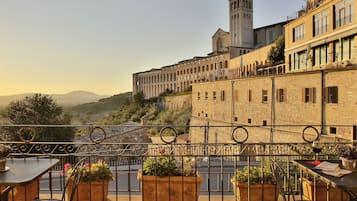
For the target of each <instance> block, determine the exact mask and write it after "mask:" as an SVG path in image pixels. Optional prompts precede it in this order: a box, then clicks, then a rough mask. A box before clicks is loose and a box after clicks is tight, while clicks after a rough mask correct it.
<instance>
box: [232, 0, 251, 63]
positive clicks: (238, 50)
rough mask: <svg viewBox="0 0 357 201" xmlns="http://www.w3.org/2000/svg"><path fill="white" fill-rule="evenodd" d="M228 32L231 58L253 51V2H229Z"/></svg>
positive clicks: (235, 0)
mask: <svg viewBox="0 0 357 201" xmlns="http://www.w3.org/2000/svg"><path fill="white" fill-rule="evenodd" d="M229 32H230V34H231V49H230V57H231V58H234V57H237V56H239V55H242V54H245V53H247V52H250V51H252V50H253V48H254V37H253V36H254V34H253V0H229Z"/></svg>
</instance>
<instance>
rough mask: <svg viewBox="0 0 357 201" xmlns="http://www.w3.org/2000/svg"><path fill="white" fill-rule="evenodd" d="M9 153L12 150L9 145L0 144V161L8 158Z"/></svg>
mask: <svg viewBox="0 0 357 201" xmlns="http://www.w3.org/2000/svg"><path fill="white" fill-rule="evenodd" d="M11 151H12V149H11V147H10V146H9V145H4V144H0V159H2V158H6V157H8V156H9V154H10V153H11Z"/></svg>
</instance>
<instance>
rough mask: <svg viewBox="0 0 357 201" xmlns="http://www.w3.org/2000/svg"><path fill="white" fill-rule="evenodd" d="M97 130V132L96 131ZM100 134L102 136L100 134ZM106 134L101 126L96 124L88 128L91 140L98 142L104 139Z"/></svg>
mask: <svg viewBox="0 0 357 201" xmlns="http://www.w3.org/2000/svg"><path fill="white" fill-rule="evenodd" d="M96 131H98V132H96ZM100 133H101V134H100ZM100 135H102V136H100ZM106 137H107V134H106V132H105V130H104V129H103V128H102V127H99V126H96V127H91V128H89V138H90V140H91V141H92V142H94V143H96V144H99V143H101V142H103V141H104V140H105V138H106Z"/></svg>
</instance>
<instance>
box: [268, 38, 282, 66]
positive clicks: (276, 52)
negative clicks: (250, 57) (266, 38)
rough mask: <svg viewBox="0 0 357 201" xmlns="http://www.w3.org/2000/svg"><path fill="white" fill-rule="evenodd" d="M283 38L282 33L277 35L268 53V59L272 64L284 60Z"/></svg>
mask: <svg viewBox="0 0 357 201" xmlns="http://www.w3.org/2000/svg"><path fill="white" fill-rule="evenodd" d="M284 49H285V38H284V35H281V36H279V37H278V38H277V39H276V40H275V42H274V45H273V46H272V47H271V49H270V51H269V53H268V60H269V62H270V63H271V64H272V65H276V64H280V63H283V62H284V59H285V57H284Z"/></svg>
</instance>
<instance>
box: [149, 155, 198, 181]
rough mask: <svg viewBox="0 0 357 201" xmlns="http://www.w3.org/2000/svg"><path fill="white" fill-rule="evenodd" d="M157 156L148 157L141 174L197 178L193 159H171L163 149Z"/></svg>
mask: <svg viewBox="0 0 357 201" xmlns="http://www.w3.org/2000/svg"><path fill="white" fill-rule="evenodd" d="M157 154H158V156H156V157H148V158H147V159H146V160H145V162H144V165H143V174H144V175H151V176H159V177H165V176H197V175H198V172H197V171H196V169H195V164H196V163H195V161H196V160H195V158H193V157H173V156H171V155H167V154H165V149H164V148H161V149H159V150H158V152H157Z"/></svg>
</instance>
